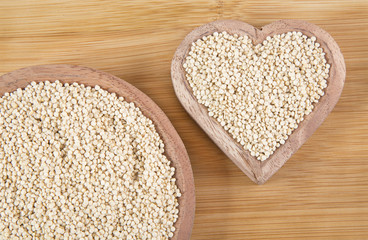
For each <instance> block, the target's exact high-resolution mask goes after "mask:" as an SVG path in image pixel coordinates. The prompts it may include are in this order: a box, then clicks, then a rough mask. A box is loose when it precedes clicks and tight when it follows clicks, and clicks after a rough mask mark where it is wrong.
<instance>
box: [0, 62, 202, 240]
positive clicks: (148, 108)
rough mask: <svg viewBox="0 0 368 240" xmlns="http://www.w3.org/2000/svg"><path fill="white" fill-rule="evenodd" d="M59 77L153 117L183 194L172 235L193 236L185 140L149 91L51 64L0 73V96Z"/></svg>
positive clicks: (190, 178) (92, 71) (110, 77)
mask: <svg viewBox="0 0 368 240" xmlns="http://www.w3.org/2000/svg"><path fill="white" fill-rule="evenodd" d="M46 80H48V81H50V82H54V81H56V80H59V81H60V82H62V83H73V82H77V83H79V84H84V85H86V86H91V87H94V86H95V85H99V86H100V87H101V88H103V89H105V90H107V91H109V92H111V93H116V94H117V95H118V96H122V97H124V99H125V100H126V101H128V102H134V103H135V104H136V106H137V107H139V108H140V110H141V111H142V112H143V114H144V115H145V116H146V117H148V118H150V119H151V120H152V121H153V123H154V125H155V128H156V130H157V132H158V133H159V134H160V136H161V138H162V139H163V141H164V144H165V155H166V157H167V158H168V159H169V160H170V161H171V166H173V167H175V175H174V176H175V178H176V179H177V181H176V182H177V185H178V187H179V189H180V191H181V194H182V196H181V197H180V198H179V199H178V201H179V217H178V220H177V221H176V222H175V224H174V227H175V228H176V230H175V232H174V236H173V237H172V238H171V239H179V240H181V239H190V235H191V232H192V227H193V222H194V214H195V192H194V179H193V173H192V167H191V164H190V160H189V157H188V154H187V151H186V149H185V146H184V143H183V142H182V140H181V138H180V137H179V135H178V133H177V132H176V130H175V128H174V126H173V125H172V124H171V122H170V120H169V119H168V117H167V116H166V115H165V113H164V112H163V111H162V110H161V109H160V108H159V107H158V106H157V104H156V103H154V102H153V100H152V99H150V98H149V97H148V96H147V95H145V94H144V93H143V92H141V91H140V90H138V89H137V88H136V87H134V86H133V85H131V84H129V83H127V82H126V81H124V80H122V79H120V78H118V77H116V76H114V75H111V74H108V73H105V72H102V71H99V70H96V69H92V68H88V67H82V66H76V65H67V64H51V65H39V66H32V67H26V68H22V69H18V70H15V71H13V72H10V73H7V74H5V75H3V76H1V77H0V96H3V95H4V93H5V92H13V91H15V90H16V89H17V88H24V87H26V86H27V85H28V84H29V83H31V82H32V81H35V82H40V81H46Z"/></svg>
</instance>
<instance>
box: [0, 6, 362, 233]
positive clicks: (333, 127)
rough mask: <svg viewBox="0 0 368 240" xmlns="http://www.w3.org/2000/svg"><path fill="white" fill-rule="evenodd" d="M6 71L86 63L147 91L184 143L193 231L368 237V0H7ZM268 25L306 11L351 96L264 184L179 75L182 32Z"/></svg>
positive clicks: (1, 43)
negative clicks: (339, 59)
mask: <svg viewBox="0 0 368 240" xmlns="http://www.w3.org/2000/svg"><path fill="white" fill-rule="evenodd" d="M0 5H1V7H0V62H1V64H0V74H3V73H6V72H9V71H12V70H15V69H17V68H21V67H26V66H30V65H36V64H49V63H69V64H79V65H85V66H89V67H93V68H97V69H100V70H103V71H106V72H109V73H111V74H114V75H116V76H118V77H120V78H122V79H124V80H126V81H128V82H130V83H132V84H133V85H135V86H136V87H138V88H139V89H140V90H142V91H143V92H144V93H146V94H147V95H148V96H149V97H151V98H152V99H153V100H154V101H155V102H156V103H157V104H158V105H159V106H160V107H161V108H162V110H163V111H164V112H165V113H166V114H167V115H168V117H169V118H170V120H171V121H172V122H173V125H174V126H175V127H176V130H177V131H178V133H179V134H180V136H181V138H182V139H183V141H184V144H185V145H186V148H187V151H188V154H189V157H190V159H191V162H192V167H193V172H194V180H195V185H196V217H195V221H194V228H193V234H192V239H211V240H212V239H220V240H222V239H303V238H304V239H367V236H368V200H367V199H368V157H367V156H368V94H367V93H368V67H367V66H368V44H367V43H368V2H367V1H366V0H354V1H350V0H346V1H294V0H286V1H275V0H269V1H256V0H249V1H240V0H238V1H237V0H229V1H215V0H213V1H210V0H199V1H194V0H193V1H185V0H181V1H171V0H162V1H152V0H150V1H119V0H116V1H99V0H94V1H88V0H86V1H57V0H54V1H47V3H46V1H31V0H28V1H26V0H17V1H14V0H13V1H10V0H9V1H8V0H5V1H1V3H0ZM229 18H233V19H238V20H242V21H245V22H247V23H249V24H252V25H254V26H255V27H261V26H263V25H266V24H269V23H271V22H273V21H276V20H279V19H289V18H295V19H303V20H307V21H309V22H311V23H314V24H316V25H318V26H320V27H322V28H323V29H325V30H326V31H327V32H329V33H330V34H331V35H332V36H333V37H334V39H335V40H336V42H337V43H338V44H339V46H340V48H341V50H342V53H343V54H344V57H345V62H346V68H347V76H346V82H345V86H344V90H343V93H342V96H341V98H340V100H339V102H338V104H337V105H336V107H335V109H334V110H333V111H332V113H331V114H330V115H329V116H328V117H327V119H326V121H325V122H324V123H323V124H322V126H321V127H320V128H319V129H318V130H317V131H316V132H315V133H314V134H313V136H312V137H311V138H310V139H309V140H308V141H307V142H306V143H305V144H304V145H303V146H302V147H301V148H300V149H299V151H298V152H297V153H296V154H295V155H293V157H292V158H290V159H289V161H288V162H287V163H286V164H285V165H284V167H282V168H281V169H280V171H278V172H277V173H276V174H275V175H274V176H273V177H272V179H270V181H269V182H267V183H266V184H264V185H260V186H258V185H255V184H254V183H253V182H252V181H251V180H249V179H248V177H247V176H245V175H244V174H243V173H242V172H241V171H240V169H239V168H238V167H236V166H235V165H234V164H233V163H232V162H231V161H230V160H229V159H228V158H227V157H226V156H225V155H224V154H223V153H222V152H221V150H220V149H219V148H217V147H216V145H215V144H214V143H213V142H212V141H211V140H210V139H209V137H208V136H207V135H206V134H205V133H204V132H203V131H202V130H201V129H200V128H199V127H198V125H197V124H196V123H195V122H194V121H193V120H192V119H191V118H190V117H189V115H188V114H187V113H186V112H185V110H184V109H183V107H182V106H181V105H180V103H179V101H178V99H177V98H176V96H175V94H174V90H173V87H172V83H171V78H170V63H171V59H172V57H173V55H174V52H175V49H176V48H177V47H178V45H179V44H180V42H181V41H182V40H183V38H184V37H185V36H186V35H187V34H188V33H189V32H190V31H192V30H193V29H194V28H195V27H198V26H200V25H202V24H205V23H207V22H211V21H214V20H217V19H229Z"/></svg>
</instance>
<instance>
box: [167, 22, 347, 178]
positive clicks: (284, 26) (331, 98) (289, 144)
mask: <svg viewBox="0 0 368 240" xmlns="http://www.w3.org/2000/svg"><path fill="white" fill-rule="evenodd" d="M224 31H226V32H227V33H229V34H238V35H239V36H248V37H250V38H251V39H252V41H253V44H254V45H257V44H260V43H262V42H263V41H264V40H265V39H266V37H268V36H270V37H272V36H274V35H278V34H283V33H287V32H292V31H298V32H302V33H303V34H304V35H306V36H308V37H312V36H315V37H316V38H317V42H318V43H319V44H320V45H321V47H322V49H323V50H324V52H325V53H326V60H327V63H329V64H330V65H331V69H330V72H329V78H328V79H327V83H328V85H327V88H326V89H325V90H324V91H325V95H324V96H323V97H322V98H321V99H320V100H319V102H318V103H317V104H314V109H313V112H312V113H311V114H309V115H307V116H306V117H305V119H304V120H303V121H302V122H301V123H299V124H298V128H297V129H296V130H294V131H293V132H292V134H291V135H290V136H289V137H288V139H287V140H286V142H285V144H283V145H281V146H280V147H278V148H277V149H276V151H275V152H274V153H273V154H271V156H270V157H269V158H267V159H266V160H265V161H262V162H260V161H258V160H257V158H256V157H253V156H252V155H251V154H250V151H248V150H245V149H244V148H243V146H242V145H241V144H240V143H239V142H237V141H236V140H235V139H234V138H233V136H232V135H231V134H230V133H229V132H228V131H226V130H225V129H224V128H223V127H222V126H221V124H220V123H219V122H218V121H217V120H216V119H215V118H213V117H210V116H208V110H207V108H206V107H205V106H204V105H203V104H200V103H199V102H198V101H197V98H196V97H195V96H194V93H193V90H192V88H191V87H190V85H189V82H188V80H187V78H186V71H185V69H184V67H183V64H184V63H185V61H186V58H187V56H188V53H189V51H190V48H191V47H192V43H193V42H196V41H197V40H198V39H201V38H202V37H204V36H208V35H211V34H213V33H214V32H224ZM345 75H346V67H345V62H344V57H343V56H342V53H341V51H340V48H339V46H338V45H337V43H336V42H335V41H334V39H333V38H332V37H331V35H330V34H328V33H327V32H326V31H324V30H323V29H321V28H320V27H318V26H316V25H314V24H311V23H309V22H306V21H303V20H279V21H276V22H273V23H271V24H268V25H266V26H264V27H262V28H261V29H258V28H255V27H253V26H252V25H250V24H247V23H245V22H242V21H238V20H218V21H214V22H211V23H207V24H205V25H202V26H200V27H198V28H196V29H194V30H193V31H192V32H190V33H189V34H188V35H187V36H186V37H185V38H184V40H183V41H182V42H181V44H180V45H179V47H178V49H177V50H176V52H175V54H174V57H173V60H172V63H171V78H172V81H173V86H174V89H175V94H176V96H177V97H178V98H179V101H180V102H181V104H182V105H183V107H184V108H185V110H186V111H187V112H188V113H189V115H191V116H192V118H193V119H194V120H195V121H196V122H197V123H198V124H199V126H200V127H201V128H202V129H203V130H204V131H205V132H206V133H207V134H208V136H209V137H210V138H211V139H212V140H213V141H214V142H215V143H216V144H217V146H218V147H219V148H220V149H221V150H222V151H223V152H224V153H225V154H226V155H227V156H228V157H229V158H230V159H231V160H232V161H233V162H234V163H235V165H236V166H238V167H239V168H240V169H241V170H242V171H243V172H244V173H245V174H246V175H247V176H248V177H249V178H250V179H251V180H252V181H253V182H255V183H257V184H263V183H265V182H266V181H267V180H268V179H269V178H270V177H271V176H272V175H273V174H275V173H276V172H277V171H278V170H279V169H280V168H281V167H282V166H283V165H284V164H285V162H286V161H287V160H288V159H289V158H290V157H291V156H292V155H293V154H294V153H295V152H296V151H297V150H298V149H299V148H300V147H301V146H302V145H303V144H304V143H305V142H306V141H307V140H308V138H309V137H310V136H311V135H312V134H313V133H314V132H315V131H316V130H317V128H318V127H319V126H320V125H321V124H322V122H323V121H324V120H325V119H326V117H327V116H328V114H329V113H330V112H331V111H332V109H333V108H334V107H335V105H336V103H337V101H338V99H339V98H340V95H341V92H342V89H343V86H344V82H345Z"/></svg>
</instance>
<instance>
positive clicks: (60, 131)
mask: <svg viewBox="0 0 368 240" xmlns="http://www.w3.org/2000/svg"><path fill="white" fill-rule="evenodd" d="M0 136H1V138H0V239H92V238H93V239H153V234H154V236H155V238H156V239H168V238H170V237H172V236H173V231H174V230H175V228H173V227H172V226H173V225H174V223H175V222H176V220H177V218H178V200H177V197H180V196H181V195H180V191H179V189H178V188H177V186H176V184H175V178H174V177H173V175H174V172H175V169H174V168H173V167H171V166H170V161H169V160H168V159H167V158H166V156H165V155H164V143H163V141H162V140H161V138H160V136H159V134H158V133H157V132H156V130H155V127H154V125H153V123H152V121H151V120H150V119H148V118H147V117H145V116H144V115H143V114H142V112H141V111H140V110H139V108H137V107H136V106H135V105H134V103H128V102H126V101H124V98H122V97H119V98H118V97H117V96H116V95H115V94H111V93H108V92H107V91H105V90H103V89H101V88H100V87H99V86H96V87H95V88H91V87H85V86H84V85H79V84H77V83H73V84H64V85H63V84H62V83H60V82H59V81H56V82H54V83H50V82H48V81H46V82H41V83H38V84H37V83H35V82H32V83H31V84H30V85H28V86H27V87H26V88H25V89H24V90H22V89H18V90H16V91H15V92H13V93H6V94H4V96H3V97H1V98H0ZM158 213H159V217H158V215H157V214H158Z"/></svg>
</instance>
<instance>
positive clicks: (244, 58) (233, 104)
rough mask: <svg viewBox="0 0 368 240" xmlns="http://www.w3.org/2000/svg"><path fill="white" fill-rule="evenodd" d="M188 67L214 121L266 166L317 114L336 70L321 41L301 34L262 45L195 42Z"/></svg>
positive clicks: (213, 39) (236, 40)
mask: <svg viewBox="0 0 368 240" xmlns="http://www.w3.org/2000/svg"><path fill="white" fill-rule="evenodd" d="M183 67H184V69H185V71H186V78H187V80H188V81H189V84H190V86H191V87H192V90H193V93H194V95H195V97H196V98H197V100H198V102H199V103H200V104H203V105H204V106H205V107H207V109H208V114H209V116H211V117H213V118H215V119H216V120H217V121H218V122H219V123H220V124H221V126H223V128H224V129H225V130H227V131H228V132H229V133H230V134H231V135H232V137H233V138H234V139H235V140H236V141H237V142H239V143H240V144H241V145H242V146H243V147H244V149H246V150H249V151H250V153H251V155H252V156H255V157H256V158H257V159H258V160H261V161H263V160H266V159H267V158H268V157H269V156H270V155H271V154H272V153H273V152H274V151H275V150H276V148H278V147H279V146H280V145H282V144H284V143H285V141H286V140H287V139H288V136H290V134H291V133H292V132H293V130H294V129H296V128H297V127H298V124H299V123H300V122H301V121H303V119H304V117H305V116H306V115H308V114H309V113H310V112H311V111H312V110H313V104H314V103H316V102H318V100H319V99H320V97H321V96H323V95H324V89H325V88H326V87H327V79H328V76H329V70H330V65H329V64H327V61H326V59H325V53H324V52H323V49H322V48H321V47H320V45H319V43H317V42H316V38H315V37H311V38H309V37H307V36H305V35H303V34H302V33H301V32H288V33H283V34H280V35H274V36H273V37H267V38H266V39H265V40H264V41H263V43H261V44H258V45H256V46H255V45H253V43H252V40H251V39H250V38H249V37H247V36H238V35H236V34H235V35H230V34H228V33H226V32H222V33H217V32H215V33H213V34H212V35H210V36H205V37H203V38H202V39H199V40H197V41H196V42H193V44H192V46H191V49H190V52H189V54H188V56H187V58H186V61H185V63H184V64H183Z"/></svg>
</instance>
